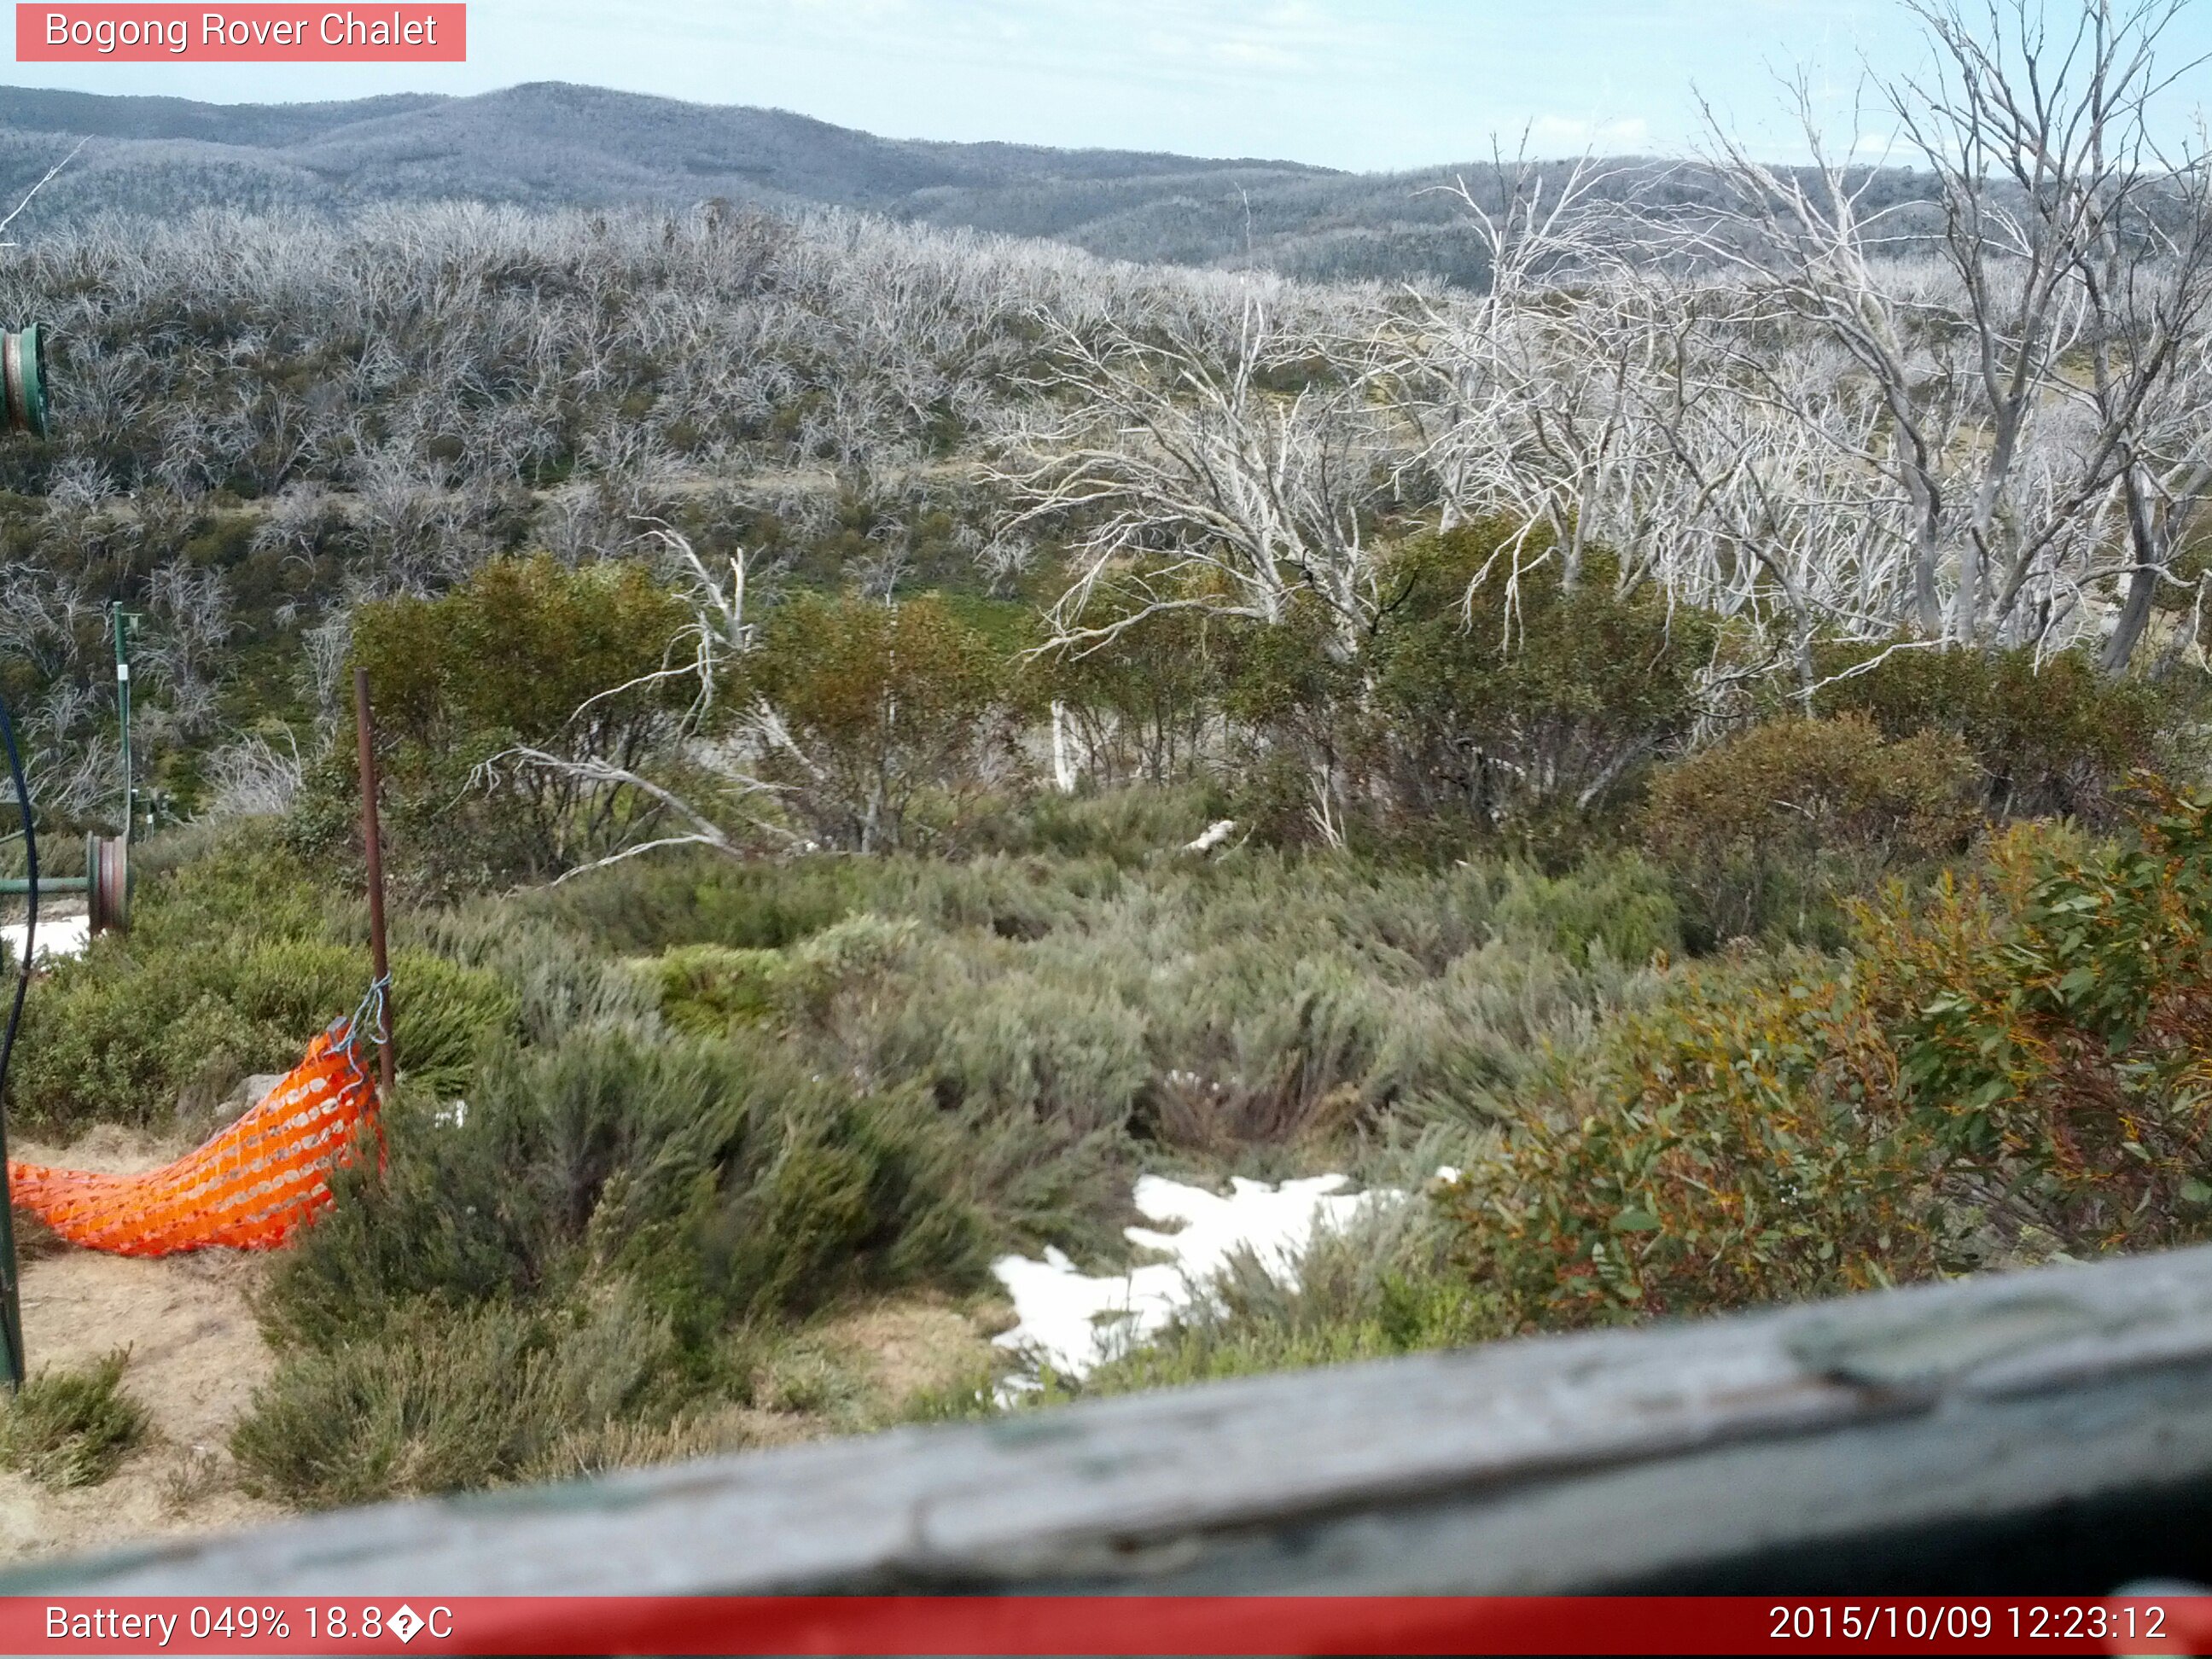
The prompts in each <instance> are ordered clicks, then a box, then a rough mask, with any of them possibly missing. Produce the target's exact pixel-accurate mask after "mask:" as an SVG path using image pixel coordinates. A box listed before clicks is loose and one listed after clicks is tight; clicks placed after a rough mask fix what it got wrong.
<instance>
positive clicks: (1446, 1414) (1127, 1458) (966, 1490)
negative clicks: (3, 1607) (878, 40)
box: [0, 1249, 2212, 1595]
mask: <svg viewBox="0 0 2212 1659" xmlns="http://www.w3.org/2000/svg"><path fill="white" fill-rule="evenodd" d="M2208 1564H2212V1249H2191V1250H2185V1251H2177V1252H2174V1253H2172V1254H2169V1255H2155V1256H2144V1257H2137V1258H2133V1259H2128V1260H2122V1261H2106V1262H2100V1263H2097V1264H2094V1265H2087V1266H2067V1267H2054V1268H2047V1269H2042V1270H2039V1271H2036V1272H2033V1273H2017V1274H2011V1275H2004V1276H1995V1277H1989V1278H1983V1279H1972V1280H1964V1281H1960V1282H1956V1283H1953V1284H1948V1285H1934V1286H1926V1287H1920V1288H1914V1289H1909V1290H1903V1291H1889V1292H1884V1293H1881V1294H1877V1295H1871V1296H1865V1297H1855V1298H1852V1299H1850V1300H1848V1301H1843V1302H1836V1303H1828V1304H1816V1305H1812V1306H1806V1307H1800V1308H1792V1309H1788V1310H1780V1311H1776V1312H1766V1313H1759V1314H1753V1315H1747V1316H1735V1317H1731V1318H1726V1319H1717V1320H1709V1321H1701V1322H1685V1323H1680V1324H1673V1325H1667V1326H1662V1327H1657V1328H1645V1329H1641V1330H1634V1331H1615V1332H1603V1333H1596V1334H1580V1335H1573V1336H1563V1337H1548V1338H1541V1339H1535V1340H1526V1341H1518V1342H1504V1343H1497V1344H1492V1345H1490V1346H1485V1347H1480V1348H1475V1349H1470V1350H1467V1351H1464V1352H1455V1353H1443V1354H1433V1355H1425V1356H1419V1357H1415V1358H1406V1359H1400V1360H1391V1361H1386V1362H1381V1363H1376V1364H1363V1365H1355V1366H1348V1367H1345V1368H1341V1369H1338V1370H1328V1371H1309V1372H1304V1373H1299V1374H1294V1375H1287V1376H1269V1377H1261V1378H1255V1379H1250V1380H1245V1381H1238V1382H1231V1383H1217V1384H1212V1385H1209V1386H1206V1387H1202V1388H1194V1389H1178V1390H1174V1391H1170V1392H1164V1393H1159V1394H1153V1395H1137V1396H1132V1397H1127V1398H1121V1399H1115V1400H1106V1401H1092V1402H1084V1403H1081V1404H1078V1405H1076V1406H1073V1407H1068V1408H1066V1409H1062V1410H1057V1411H1050V1412H1038V1413H1023V1414H1017V1415H1014V1416H1012V1417H1009V1418H1006V1419H1000V1420H997V1421H993V1422H989V1423H983V1424H976V1425H957V1426H947V1427H941V1428H933V1429H902V1430H898V1431H893V1432H890V1433H887V1434H882V1435H878V1436H873V1437H868V1438H865V1439H857V1440H846V1441H839V1442H831V1443H822V1444H816V1445H809V1446H802V1447H795V1448H789V1449H781V1450H775V1451H766V1452H759V1453H747V1454H741V1455H735V1456H731V1457H726V1458H720V1459H714V1460H710V1461H706V1462H698V1463H693V1464H687V1465H682V1466H678V1467H672V1468H660V1469H652V1470H645V1471H640V1472H636V1473H632V1474H622V1475H618V1476H615V1477H611V1478H607V1479H604V1480H595V1481H587V1482H580V1483H576V1484H574V1485H568V1486H552V1487H546V1488H541V1489H535V1490H529V1491H520V1492H504V1493H497V1494H493V1495H489V1496H484V1497H477V1498H459V1499H452V1500H446V1501H441V1502H426V1503H415V1504H386V1505H380V1506H378V1507H374V1508H369V1509H363V1510H353V1511H349V1512H344V1513H340V1514H334V1515H325V1516H315V1517H312V1518H309V1519H305V1520H301V1521H297V1522H289V1523H285V1524H281V1525H276V1526H271V1527H268V1528H263V1529H261V1530H258V1531H254V1532H248V1533H242V1534H235V1535H233V1536H227V1537H215V1538H208V1539H204V1540H193V1541H179V1542H166V1543H161V1544H155V1545H151V1546H148V1547H140V1548H137V1549H133V1550H131V1551H128V1552H125V1553H119V1554H115V1555H110V1556H106V1557H104V1558H98V1559H72V1560H62V1561H54V1562H48V1563H42V1564H40V1565H34V1566H31V1567H27V1568H25V1569H21V1570H19V1571H15V1572H14V1573H12V1574H9V1575H5V1576H4V1577H0V1589H4V1590H6V1591H9V1592H13V1593H18V1594H20V1593H26V1592H30V1591H34V1590H64V1589H66V1590H71V1591H77V1592H88V1591H98V1592H100V1593H102V1594H111V1595H122V1594H135V1595H162V1594H183V1593H187V1592H191V1593H197V1594H202V1595H206V1594H243V1593H249V1592H250V1593H253V1594H293V1593H301V1594H305V1593H340V1592H343V1593H347V1594H352V1595H385V1594H399V1593H404V1594H407V1595H470V1594H476V1595H532V1594H592V1593H620V1594H627V1595H640V1594H654V1593H659V1594H701V1593H736V1594H742V1593H782V1592H800V1591H814V1592H836V1591H875V1592H893V1591H950V1590H969V1591H992V1590H1033V1591H1042V1590H1055V1591H1062V1592H1085V1591H1114V1590H1142V1591H1148V1592H1152V1593H1158V1594H1169V1593H1174V1594H1202V1593H1212V1592H1228V1591H1235V1592H1267V1591H1275V1592H1293V1591H1295V1592H1328V1591H1359V1592H1370V1593H1389V1592H1401V1593H1407V1592H1412V1593H1419V1592H1437V1593H1442V1592H1455V1593H1478V1594H1480V1593H1499V1592H1516V1591H1517V1592H1559V1591H1575V1590H1594V1589H1722V1590H1726V1589H1737V1590H1744V1591H1761V1592H1763V1591H1768V1590H1781V1589H1796V1590H1817V1589H1839V1590H1852V1591H1866V1590H1874V1589H1892V1590H1899V1589H1903V1590H1911V1589H1923V1590H1929V1591H1934V1590H1946V1589H1948V1590H1954V1591H1957V1590H1966V1589H1982V1590H1988V1591H2000V1590H2007V1589H2020V1590H2038V1591H2044V1592H2054V1591H2060V1590H2066V1591H2074V1592H2080V1593H2102V1592H2106V1591H2109V1590H2111V1589H2113V1588H2115V1587H2116V1586H2117V1585H2118V1584H2119V1583H2122V1582H2124V1581H2126V1580H2128V1579H2130V1578H2134V1577H2142V1576H2148V1575H2153V1574H2162V1575H2172V1574H2182V1575H2202V1574H2203V1573H2204V1572H2205V1571H2206V1569H2207V1566H2208Z"/></svg>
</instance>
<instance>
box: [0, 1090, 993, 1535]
mask: <svg viewBox="0 0 2212 1659" xmlns="http://www.w3.org/2000/svg"><path fill="white" fill-rule="evenodd" d="M182 1150H184V1149H183V1148H182V1147H181V1146H167V1145H162V1144H158V1143H155V1142H152V1141H149V1140H147V1139H143V1138H141V1137H137V1136H133V1135H131V1134H129V1133H126V1132H125V1131H122V1130H119V1129H116V1128H113V1127H102V1128H98V1129H95V1130H94V1131H93V1132H92V1133H90V1134H88V1135H87V1136H85V1137H84V1138H83V1139H81V1140H79V1141H77V1142H76V1144H75V1145H74V1146H70V1147H67V1148H65V1149H64V1148H58V1147H53V1146H39V1145H35V1144H22V1143H19V1144H18V1145H16V1146H15V1147H13V1148H11V1151H13V1152H14V1153H15V1156H16V1157H17V1158H19V1159H22V1160H25V1161H27V1162H30V1163H38V1164H62V1165H64V1166H66V1167H68V1168H71V1169H80V1170H116V1171H128V1170H143V1169H150V1168H152V1167H154V1166H155V1165H156V1164H161V1163H162V1162H165V1161H166V1160H167V1159H168V1158H173V1157H175V1156H176V1155H177V1154H178V1153H179V1152H180V1151H182ZM17 1220H18V1226H19V1231H25V1230H24V1229H23V1228H22V1221H23V1218H22V1217H21V1214H20V1212H19V1214H18V1218H17ZM265 1265H266V1261H265V1258H263V1257H260V1256H257V1255H249V1254H246V1253H243V1252H240V1251H234V1250H203V1251H197V1252H195V1253H192V1254H191V1255H174V1256H167V1257H164V1258H162V1259H161V1260H158V1261H139V1260H136V1259H133V1258H131V1257H128V1256H115V1255H101V1254H100V1253H98V1252H95V1251H91V1250H80V1249H71V1248H70V1247H69V1246H67V1245H63V1244H59V1243H57V1242H55V1241H53V1240H52V1238H51V1237H48V1238H47V1239H46V1241H45V1242H44V1243H39V1242H36V1241H33V1240H26V1249H25V1262H24V1267H23V1346H24V1348H25V1349H26V1351H27V1354H28V1357H29V1359H30V1364H31V1369H32V1370H33V1371H34V1372H35V1371H37V1370H41V1369H43V1368H45V1367H46V1366H49V1365H52V1366H69V1365H77V1364H82V1363H84V1362H86V1361H88V1360H93V1359H96V1358H100V1356H101V1355H104V1354H106V1353H107V1352H110V1351H111V1350H112V1349H115V1348H121V1347H127V1348H128V1349H129V1350H130V1353H131V1358H130V1360H129V1363H128V1364H127V1365H126V1366H125V1370H124V1374H123V1385H124V1387H125V1389H127V1390H128V1391H129V1392H130V1393H131V1395H133V1396H134V1397H135V1398H136V1399H137V1400H138V1401H140V1402H141V1403H143V1405H144V1406H145V1407H146V1409H147V1413H148V1415H149V1418H150V1419H151V1430H150V1431H149V1433H148V1434H147V1436H146V1437H145V1438H144V1440H143V1442H142V1443H140V1444H139V1445H138V1446H137V1447H136V1448H135V1449H133V1450H132V1451H131V1453H130V1454H129V1455H127V1456H126V1457H125V1459H124V1462H123V1464H122V1466H121V1468H118V1470H117V1471H116V1473H115V1474H114V1475H112V1477H111V1478H110V1479H108V1480H106V1481H105V1482H103V1483H102V1484H101V1485H99V1486H89V1487H85V1488H82V1489H81V1490H77V1491H74V1492H49V1491H47V1490H46V1488H45V1487H43V1486H39V1485H37V1484H36V1483H34V1482H33V1481H31V1480H27V1478H25V1477H24V1476H22V1475H21V1474H14V1473H12V1472H9V1471H6V1470H0V1564H4V1563H8V1562H13V1561H20V1560H23V1559H28V1558H30V1557H33V1556H40V1555H49V1554H55V1553H74V1552H77V1551H83V1550H97V1549H101V1548H106V1547H114V1546H117V1545H120V1544H124V1543H127V1542H130V1541H135V1540H139V1539H144V1538H151V1537H155V1536H158V1535H160V1534H167V1533H184V1532H208V1531H222V1530H227V1529H229V1528H237V1527H243V1526H247V1525H251V1524H252V1523H254V1522H260V1521H264V1520H269V1519H271V1518H274V1517H276V1516H281V1515H283V1513H284V1510H283V1507H282V1506H280V1505H278V1504H271V1503H268V1502H265V1501H263V1500H261V1499H258V1498H250V1497H248V1496H247V1495H246V1493H245V1492H241V1491H240V1490H239V1487H238V1483H237V1479H236V1473H235V1469H234V1465H233V1463H232V1462H231V1457H230V1451H229V1443H230V1431H231V1429H232V1427H233V1425H235V1424H236V1423H237V1421H238V1420H239V1419H240V1417H241V1416H242V1415H244V1413H246V1410H247V1408H248V1407H249V1405H250V1403H251V1401H252V1396H253V1392H254V1389H256V1388H257V1387H258V1385H259V1384H260V1383H261V1382H262V1381H263V1380H264V1378H265V1377H267V1376H268V1375H269V1374H270V1370H271V1369H272V1368H273V1366H274V1363H275V1361H274V1356H273V1355H272V1354H271V1353H270V1351H269V1349H268V1347H267V1346H266V1345H265V1344H264V1342H263V1341H262V1339H261V1333H260V1329H259V1328H258V1325H257V1324H256V1323H255V1322H254V1318H253V1311H252V1301H251V1298H252V1292H253V1290H254V1287H255V1285H256V1284H257V1283H258V1280H259V1279H260V1276H261V1273H262V1272H263V1270H264V1267H265ZM1009 1317H1010V1310H1006V1309H1004V1308H1001V1307H999V1306H997V1305H995V1304H989V1303H984V1304H976V1305H974V1306H961V1305H956V1304H952V1303H951V1302H949V1301H946V1300H944V1299H941V1298H937V1297H900V1298H894V1299H889V1300H884V1301H877V1302H871V1303H868V1304H863V1305H860V1306H857V1307H852V1308H848V1309H845V1310H840V1311H838V1312H836V1313H833V1314H831V1315H829V1316H827V1317H825V1318H824V1319H823V1320H822V1321H820V1322H817V1323H816V1324H815V1325H813V1326H812V1327H811V1328H809V1329H808V1330H807V1331H805V1332H804V1333H800V1334H797V1335H796V1336H795V1337H794V1339H793V1341H792V1343H791V1344H790V1345H789V1347H788V1350H787V1353H785V1354H784V1355H783V1356H781V1358H779V1360H778V1361H777V1362H776V1363H775V1364H771V1366H770V1367H769V1376H768V1378H767V1380H766V1385H765V1387H764V1389H763V1393H762V1396H761V1397H760V1398H759V1400H758V1401H757V1403H756V1404H754V1405H751V1406H744V1407H737V1406H732V1407H728V1408H726V1411H725V1412H723V1413H719V1414H718V1417H717V1419H716V1421H715V1422H714V1423H713V1424H709V1425H702V1427H701V1431H700V1432H699V1433H697V1434H696V1435H694V1436H690V1437H686V1440H685V1443H683V1444H681V1445H672V1446H671V1448H670V1450H671V1451H676V1452H684V1453H690V1452H697V1451H705V1450H710V1449H719V1448H720V1447H725V1446H738V1445H743V1446H773V1445H786V1444H790V1443H793V1442H796V1441H801V1440H811V1439H817V1438H820V1437H823V1436H826V1435H833V1434H841V1433H853V1432H856V1431H865V1430H866V1429H869V1428H872V1427H876V1426H878V1425H882V1424H884V1423H888V1422H892V1421H896V1420H897V1419H898V1418H899V1417H900V1415H901V1414H902V1412H903V1411H904V1409H905V1407H906V1406H907V1404H908V1402H909V1401H912V1400H914V1399H915V1397H916V1396H918V1395H922V1394H925V1393H927V1392H929V1391H931V1390H933V1389H944V1388H946V1387H957V1386H960V1385H961V1384H963V1383H965V1382H967V1381H969V1380H971V1379H972V1378H973V1377H975V1376H976V1375H977V1374H978V1373H979V1372H980V1371H981V1370H983V1369H984V1368H986V1367H987V1365H988V1364H989V1362H990V1358H991V1355H992V1349H991V1346H990V1340H989V1339H990V1334H991V1333H992V1332H993V1331H994V1330H995V1329H998V1328H1000V1327H1001V1326H1002V1325H1003V1324H1004V1323H1005V1322H1006V1320H1007V1319H1008V1318H1009ZM648 1455H650V1454H648Z"/></svg>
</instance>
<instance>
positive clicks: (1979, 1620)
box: [1767, 1598, 2178, 1645]
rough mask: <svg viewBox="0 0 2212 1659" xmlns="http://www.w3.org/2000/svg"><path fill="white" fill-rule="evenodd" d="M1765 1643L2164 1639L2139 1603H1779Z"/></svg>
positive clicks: (2156, 1618) (2161, 1612)
mask: <svg viewBox="0 0 2212 1659" xmlns="http://www.w3.org/2000/svg"><path fill="white" fill-rule="evenodd" d="M1772 1620H1773V1622H1772V1626H1771V1628H1770V1629H1769V1631H1768V1632H1767V1636H1768V1639H1769V1640H1770V1641H1772V1642H1776V1643H1779V1644H1788V1643H1790V1642H1792V1641H1798V1642H1809V1641H1820V1642H1830V1641H1836V1640H1842V1641H1846V1642H1877V1641H1879V1642H1889V1641H1910V1642H1929V1643H1942V1644H1947V1645H1948V1644H1954V1643H1974V1642H1984V1641H1986V1642H1998V1641H2003V1642H2027V1643H2034V1642H2063V1643H2078V1642H2136V1641H2141V1642H2147V1643H2163V1642H2165V1641H2167V1640H2168V1639H2170V1636H2171V1635H2172V1634H2175V1633H2178V1632H2169V1629H2168V1625H2169V1620H2168V1619H2167V1616H2166V1607H2164V1606H2163V1605H2161V1604H2160V1603H2159V1602H2156V1601H2143V1600H2142V1599H2139V1598H2138V1599H2129V1600H2118V1599H2114V1600H2110V1601H2027V1602H2021V1601H2011V1602H1996V1603H1992V1602H1988V1601H1919V1600H1911V1599H1905V1600H1899V1601H1865V1602H1856V1601H1845V1602H1838V1601H1796V1602H1792V1601H1781V1602H1777V1603H1775V1605H1774V1608H1773V1613H1772Z"/></svg>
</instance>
